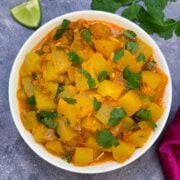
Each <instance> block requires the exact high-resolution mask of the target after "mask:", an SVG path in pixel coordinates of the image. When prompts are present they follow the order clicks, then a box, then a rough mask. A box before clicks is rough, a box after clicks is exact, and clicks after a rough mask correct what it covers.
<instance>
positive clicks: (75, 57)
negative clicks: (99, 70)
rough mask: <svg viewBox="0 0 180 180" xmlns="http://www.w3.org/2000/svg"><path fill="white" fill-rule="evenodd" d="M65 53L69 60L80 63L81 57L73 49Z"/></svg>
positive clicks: (76, 63)
mask: <svg viewBox="0 0 180 180" xmlns="http://www.w3.org/2000/svg"><path fill="white" fill-rule="evenodd" d="M67 55H68V58H69V60H70V61H71V62H72V63H73V64H75V65H80V64H81V63H82V59H81V57H80V56H79V55H78V54H76V53H75V52H74V51H70V52H69V53H68V54H67Z"/></svg>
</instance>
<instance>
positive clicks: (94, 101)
mask: <svg viewBox="0 0 180 180" xmlns="http://www.w3.org/2000/svg"><path fill="white" fill-rule="evenodd" d="M101 105H102V103H101V102H100V101H98V100H97V98H96V97H94V98H93V108H94V110H95V111H98V110H99V109H100V108H101Z"/></svg>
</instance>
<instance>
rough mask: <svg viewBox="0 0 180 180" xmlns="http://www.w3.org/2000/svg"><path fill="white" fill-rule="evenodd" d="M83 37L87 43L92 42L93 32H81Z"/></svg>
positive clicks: (86, 30)
mask: <svg viewBox="0 0 180 180" xmlns="http://www.w3.org/2000/svg"><path fill="white" fill-rule="evenodd" d="M81 36H82V37H83V39H84V40H85V41H86V43H90V42H91V32H90V31H89V30H88V29H85V30H83V31H82V32H81Z"/></svg>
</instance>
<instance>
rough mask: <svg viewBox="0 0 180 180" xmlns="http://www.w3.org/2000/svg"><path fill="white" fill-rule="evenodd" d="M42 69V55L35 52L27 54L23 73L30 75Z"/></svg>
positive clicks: (22, 68) (22, 69)
mask: <svg viewBox="0 0 180 180" xmlns="http://www.w3.org/2000/svg"><path fill="white" fill-rule="evenodd" d="M40 71H41V61H40V56H39V55H38V54H37V53H35V52H30V53H28V54H27V55H26V57H25V60H24V62H23V64H22V66H21V70H20V72H21V75H22V76H30V75H32V73H35V72H40Z"/></svg>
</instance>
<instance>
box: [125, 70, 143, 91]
mask: <svg viewBox="0 0 180 180" xmlns="http://www.w3.org/2000/svg"><path fill="white" fill-rule="evenodd" d="M123 78H124V79H125V80H126V86H127V88H128V89H137V90H139V89H140V86H141V73H134V72H131V71H129V69H128V67H126V68H125V69H124V71H123Z"/></svg>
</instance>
